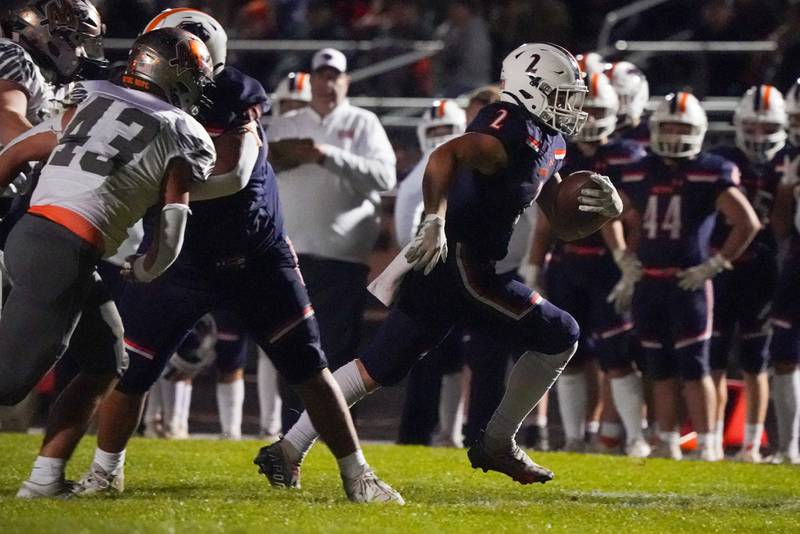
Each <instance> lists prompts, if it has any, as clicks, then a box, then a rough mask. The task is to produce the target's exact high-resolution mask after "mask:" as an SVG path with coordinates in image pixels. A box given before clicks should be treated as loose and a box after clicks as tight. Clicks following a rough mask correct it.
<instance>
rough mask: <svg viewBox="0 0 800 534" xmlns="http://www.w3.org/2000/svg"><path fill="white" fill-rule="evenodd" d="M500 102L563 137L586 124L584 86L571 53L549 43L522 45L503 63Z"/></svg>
mask: <svg viewBox="0 0 800 534" xmlns="http://www.w3.org/2000/svg"><path fill="white" fill-rule="evenodd" d="M500 78H501V86H502V92H501V93H500V100H502V101H503V102H508V103H511V104H515V105H517V106H519V107H521V108H522V109H524V110H526V111H527V112H528V113H530V114H531V115H533V116H534V117H536V118H538V119H539V121H541V122H542V123H544V124H545V125H547V126H549V127H550V128H552V129H554V130H556V131H557V132H560V133H562V134H564V135H567V136H570V135H574V134H575V132H577V131H579V130H580V129H581V127H582V126H583V123H584V122H586V113H584V112H583V111H582V108H583V100H584V98H585V96H586V93H587V89H586V85H585V84H584V83H583V80H582V79H581V70H580V67H578V62H577V61H576V60H575V58H574V57H573V55H572V54H570V53H569V52H567V51H566V50H565V49H564V48H561V47H560V46H557V45H553V44H549V43H530V44H524V45H522V46H520V47H518V48H517V49H515V50H513V51H512V52H511V53H510V54H508V55H507V56H506V58H505V59H504V60H503V72H502V73H501V75H500Z"/></svg>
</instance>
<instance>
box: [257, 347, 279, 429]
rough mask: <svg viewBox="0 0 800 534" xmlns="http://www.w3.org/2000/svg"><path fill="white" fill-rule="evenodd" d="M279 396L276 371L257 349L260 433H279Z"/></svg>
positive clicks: (262, 352)
mask: <svg viewBox="0 0 800 534" xmlns="http://www.w3.org/2000/svg"><path fill="white" fill-rule="evenodd" d="M282 404H283V403H282V401H281V396H280V394H279V393H278V371H276V370H275V366H274V365H272V362H271V361H270V359H269V358H268V357H267V355H266V354H264V351H262V350H261V349H260V348H259V349H258V406H259V412H260V415H261V432H263V433H264V434H266V435H268V436H276V435H278V433H279V432H280V431H281V406H282Z"/></svg>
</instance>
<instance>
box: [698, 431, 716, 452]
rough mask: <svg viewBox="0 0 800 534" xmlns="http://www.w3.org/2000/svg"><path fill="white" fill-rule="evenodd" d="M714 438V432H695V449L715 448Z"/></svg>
mask: <svg viewBox="0 0 800 534" xmlns="http://www.w3.org/2000/svg"><path fill="white" fill-rule="evenodd" d="M715 448H716V439H715V434H714V432H698V433H697V450H700V451H702V450H706V449H715Z"/></svg>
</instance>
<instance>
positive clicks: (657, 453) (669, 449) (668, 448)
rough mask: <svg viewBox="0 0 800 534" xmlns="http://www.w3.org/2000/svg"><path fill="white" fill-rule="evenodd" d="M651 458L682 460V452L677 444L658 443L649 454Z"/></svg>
mask: <svg viewBox="0 0 800 534" xmlns="http://www.w3.org/2000/svg"><path fill="white" fill-rule="evenodd" d="M650 457H651V458H666V459H668V460H676V461H677V460H683V452H681V446H680V444H679V443H664V442H663V441H662V442H660V443H658V445H656V446H655V448H654V449H653V450H652V451H651V453H650Z"/></svg>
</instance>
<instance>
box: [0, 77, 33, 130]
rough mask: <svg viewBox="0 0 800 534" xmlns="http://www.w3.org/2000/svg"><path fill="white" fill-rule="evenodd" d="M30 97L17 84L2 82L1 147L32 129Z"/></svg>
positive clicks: (0, 84)
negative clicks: (29, 113)
mask: <svg viewBox="0 0 800 534" xmlns="http://www.w3.org/2000/svg"><path fill="white" fill-rule="evenodd" d="M27 111H28V96H27V95H26V94H25V92H24V91H23V90H22V87H21V86H19V85H17V83H16V82H12V81H9V80H0V145H6V144H8V142H9V141H11V140H12V139H14V138H15V137H17V136H18V135H20V134H22V133H24V132H26V131H27V130H29V129H30V127H31V123H30V122H28V119H27V118H26V117H25V114H26V113H27Z"/></svg>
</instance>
